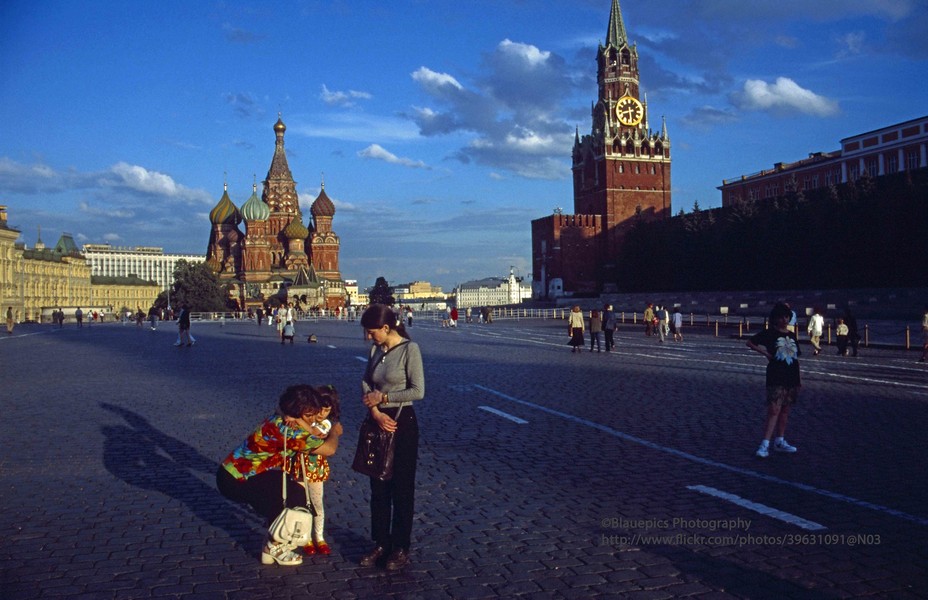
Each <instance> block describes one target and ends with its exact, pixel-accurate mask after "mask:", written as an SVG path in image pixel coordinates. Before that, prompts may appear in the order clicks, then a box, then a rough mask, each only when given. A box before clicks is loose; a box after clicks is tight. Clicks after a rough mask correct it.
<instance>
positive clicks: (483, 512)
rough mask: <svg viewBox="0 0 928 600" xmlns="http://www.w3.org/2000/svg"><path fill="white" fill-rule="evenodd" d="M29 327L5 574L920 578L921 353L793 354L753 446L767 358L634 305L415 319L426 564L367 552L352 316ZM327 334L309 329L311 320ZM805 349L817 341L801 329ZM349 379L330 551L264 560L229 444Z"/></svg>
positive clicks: (755, 589) (752, 593)
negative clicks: (476, 319) (794, 387)
mask: <svg viewBox="0 0 928 600" xmlns="http://www.w3.org/2000/svg"><path fill="white" fill-rule="evenodd" d="M193 333H194V335H195V336H196V337H197V339H198V340H199V341H198V343H197V344H196V345H195V346H193V347H192V348H186V347H183V348H176V347H174V346H173V345H172V344H173V342H174V339H175V335H176V329H175V328H174V327H172V326H171V324H162V325H161V326H160V327H159V328H158V330H157V331H150V330H149V329H148V328H147V327H145V328H137V327H135V326H133V325H127V326H124V325H118V324H108V325H102V326H100V325H98V326H92V327H87V326H85V327H84V328H83V329H82V330H79V329H77V328H76V326H73V325H72V326H70V327H66V328H64V329H57V328H54V327H53V326H39V325H36V326H21V327H17V329H16V331H15V332H14V335H12V336H7V337H4V338H2V339H0V402H2V404H0V406H2V409H3V419H2V421H0V435H2V439H3V445H4V451H3V453H2V455H0V532H2V533H0V535H2V538H0V542H2V543H0V569H2V573H0V597H2V598H5V599H19V598H30V599H31V598H46V597H49V598H50V597H66V598H94V599H95V598H196V599H200V598H229V599H234V598H243V599H246V598H247V599H252V598H258V599H262V598H268V599H270V598H274V599H285V598H307V597H332V598H345V599H348V598H495V597H505V598H589V597H621V598H673V597H693V598H843V597H858V596H873V597H881V598H888V597H891V598H917V597H925V596H924V594H925V590H926V589H928V573H926V570H928V478H926V477H925V451H924V448H925V443H924V440H925V431H926V430H928V367H926V366H925V365H924V364H918V363H916V362H915V361H916V358H917V355H914V354H913V353H905V352H902V351H891V350H871V351H866V352H863V353H862V355H861V356H860V357H858V358H856V359H854V358H842V357H838V356H835V355H832V354H831V352H830V351H828V352H827V353H823V354H822V355H820V356H816V357H813V356H811V353H809V352H808V351H806V352H805V354H804V355H803V357H802V369H803V377H804V380H803V381H804V387H803V390H802V393H801V398H800V403H799V404H798V405H797V406H796V408H795V410H794V412H793V416H792V421H791V423H790V427H789V430H788V435H787V438H788V440H789V441H790V442H792V443H793V444H795V445H796V446H798V447H799V451H798V453H796V454H794V455H780V454H773V455H772V456H771V457H770V458H768V459H766V460H760V459H756V458H754V456H753V451H754V450H755V449H756V446H757V443H758V441H759V438H760V430H761V422H762V418H763V412H764V404H763V397H764V389H763V387H764V375H763V373H764V364H763V362H764V361H763V359H762V358H761V357H760V356H759V355H757V354H754V353H752V352H750V351H749V350H747V348H745V346H744V342H743V341H740V340H736V339H730V338H715V337H710V336H708V335H705V334H703V335H698V334H695V333H694V332H691V331H685V332H684V335H685V339H684V341H683V342H682V343H672V342H668V343H665V344H660V343H658V342H657V341H656V338H649V337H645V336H644V335H643V334H642V332H641V330H640V329H639V328H638V327H632V326H626V327H623V328H622V329H621V330H620V332H619V335H618V340H617V341H618V348H617V350H618V351H617V352H614V353H609V354H607V353H595V352H594V353H589V352H587V351H585V352H583V353H582V354H572V353H571V352H570V351H569V348H568V347H567V346H566V345H565V344H566V342H567V335H566V326H565V325H564V323H563V322H557V321H534V320H533V321H506V322H502V321H499V322H496V323H494V324H492V325H476V324H462V325H461V326H460V327H459V328H457V329H443V328H441V327H439V326H438V325H437V324H435V323H431V322H419V323H416V325H415V326H414V327H413V328H412V329H411V333H412V335H413V338H414V339H415V340H416V341H417V342H419V343H420V344H421V346H422V350H423V355H424V359H425V363H426V364H425V367H426V384H427V385H426V387H427V389H426V399H425V400H423V401H422V402H421V403H420V404H419V405H418V407H417V412H418V414H419V419H420V426H421V431H422V440H421V448H420V463H419V479H418V487H417V490H418V492H417V503H418V504H417V516H416V523H415V529H414V532H413V536H414V546H413V552H412V558H413V564H412V565H411V566H410V567H409V568H408V569H406V570H405V571H403V572H401V573H395V574H388V573H386V572H384V571H381V570H378V569H364V568H361V567H360V566H358V564H357V562H358V559H359V557H360V556H361V555H362V554H363V553H364V552H366V551H367V550H368V549H369V544H370V542H369V537H368V530H369V529H368V528H369V520H368V519H369V516H368V515H369V512H368V509H367V501H368V488H367V482H366V480H363V479H362V478H361V477H360V476H358V475H356V474H355V473H353V472H352V471H351V470H350V468H349V463H350V459H351V456H352V454H353V451H354V444H355V432H356V430H357V425H358V423H359V421H360V419H361V416H362V408H361V405H360V401H359V399H358V396H359V389H360V385H359V379H360V376H361V371H362V369H363V366H364V365H363V359H362V358H361V357H362V356H363V355H364V354H365V349H366V343H365V342H364V341H363V339H362V336H361V328H360V326H359V325H358V324H357V323H348V322H326V323H311V322H304V323H300V327H299V329H298V336H297V339H298V340H300V339H302V340H303V341H302V342H299V343H295V344H293V345H290V344H287V345H283V346H282V345H281V344H280V343H279V342H278V340H277V338H276V337H275V335H274V332H272V331H271V330H270V329H269V328H267V327H259V326H257V325H255V324H253V323H226V324H224V325H220V324H219V323H208V324H205V323H203V324H199V323H195V324H194V328H193ZM309 333H314V334H316V335H317V336H318V339H319V343H317V344H308V343H306V341H305V336H307V335H308V334H309ZM804 349H805V348H804ZM297 382H306V383H313V384H318V383H333V384H335V385H336V386H337V387H338V389H339V390H340V391H341V392H342V396H343V399H344V400H343V403H344V407H343V413H344V415H343V416H344V422H345V428H346V435H345V437H344V438H343V442H342V447H341V448H340V450H339V453H338V455H336V457H334V458H333V460H332V472H333V475H332V479H331V480H330V482H329V483H328V484H327V485H326V512H327V535H326V537H327V539H328V540H329V542H330V543H331V544H332V547H333V554H332V555H331V556H329V557H318V556H314V557H307V559H306V561H305V563H304V564H303V565H302V566H300V567H280V566H277V565H273V566H262V565H261V564H260V563H259V561H258V554H259V552H260V547H261V543H262V538H263V531H262V528H261V524H260V522H259V519H257V518H256V517H254V516H253V515H252V514H251V513H249V512H248V511H247V510H245V509H243V508H241V507H239V506H237V505H234V504H231V503H229V502H228V501H226V500H225V499H224V498H222V497H221V496H220V495H219V494H218V493H217V492H216V489H215V483H214V474H215V471H216V468H217V465H218V463H219V461H221V460H222V458H223V457H224V456H225V455H226V454H227V453H228V452H229V451H230V450H231V449H232V448H233V447H235V446H236V445H237V444H238V443H240V442H241V440H242V439H243V437H244V436H245V435H246V434H247V433H249V432H250V431H251V430H252V429H253V427H254V426H255V425H256V424H257V423H258V422H259V421H260V420H261V419H262V418H263V417H264V416H266V414H269V413H270V412H271V411H272V410H273V407H274V405H275V403H276V399H277V397H278V396H279V394H280V392H281V391H282V390H283V388H284V387H285V386H287V385H289V384H292V383H297Z"/></svg>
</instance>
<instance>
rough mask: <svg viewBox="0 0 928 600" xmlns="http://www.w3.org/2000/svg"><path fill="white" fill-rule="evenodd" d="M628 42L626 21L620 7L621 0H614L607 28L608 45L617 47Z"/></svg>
mask: <svg viewBox="0 0 928 600" xmlns="http://www.w3.org/2000/svg"><path fill="white" fill-rule="evenodd" d="M627 43H628V36H627V35H626V34H625V23H624V22H623V21H622V9H621V8H620V7H619V0H612V12H611V13H609V27H608V28H607V29H606V46H609V45H612V46H613V47H615V48H621V47H622V45H623V44H627Z"/></svg>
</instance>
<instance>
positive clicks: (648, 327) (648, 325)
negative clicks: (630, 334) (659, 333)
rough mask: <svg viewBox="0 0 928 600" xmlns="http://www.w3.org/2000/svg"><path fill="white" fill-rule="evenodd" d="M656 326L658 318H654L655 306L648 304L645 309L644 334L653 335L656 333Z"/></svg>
mask: <svg viewBox="0 0 928 600" xmlns="http://www.w3.org/2000/svg"><path fill="white" fill-rule="evenodd" d="M655 325H657V318H656V317H655V316H654V305H653V304H651V303H650V302H648V305H647V306H646V307H645V309H644V334H645V335H651V334H652V333H654V326H655Z"/></svg>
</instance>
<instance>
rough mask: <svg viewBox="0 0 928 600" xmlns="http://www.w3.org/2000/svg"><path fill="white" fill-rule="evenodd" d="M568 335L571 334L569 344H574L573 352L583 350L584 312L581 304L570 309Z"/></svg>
mask: <svg viewBox="0 0 928 600" xmlns="http://www.w3.org/2000/svg"><path fill="white" fill-rule="evenodd" d="M567 335H569V336H570V341H569V342H567V344H568V345H569V346H573V349H572V350H571V352H582V351H583V350H582V349H583V346H584V345H585V344H584V341H583V312H581V311H580V307H579V306H574V307H573V308H572V309H570V315H568V317H567Z"/></svg>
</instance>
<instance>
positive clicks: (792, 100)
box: [733, 77, 839, 117]
mask: <svg viewBox="0 0 928 600" xmlns="http://www.w3.org/2000/svg"><path fill="white" fill-rule="evenodd" d="M733 101H734V103H735V104H736V105H737V106H738V107H740V108H742V109H744V110H771V111H775V112H801V113H805V114H809V115H815V116H819V117H827V116H831V115H834V114H836V113H837V112H838V110H839V108H838V103H837V102H835V101H833V100H829V99H828V98H826V97H824V96H819V95H818V94H816V93H815V92H812V91H811V90H807V89H805V88H803V87H800V86H799V85H798V84H797V83H796V82H795V81H793V80H792V79H790V78H788V77H778V78H777V80H776V82H775V83H772V84H771V83H767V82H766V81H761V80H759V79H749V80H747V81H746V82H745V83H744V90H743V91H742V92H740V93H738V94H735V95H734V97H733Z"/></svg>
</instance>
